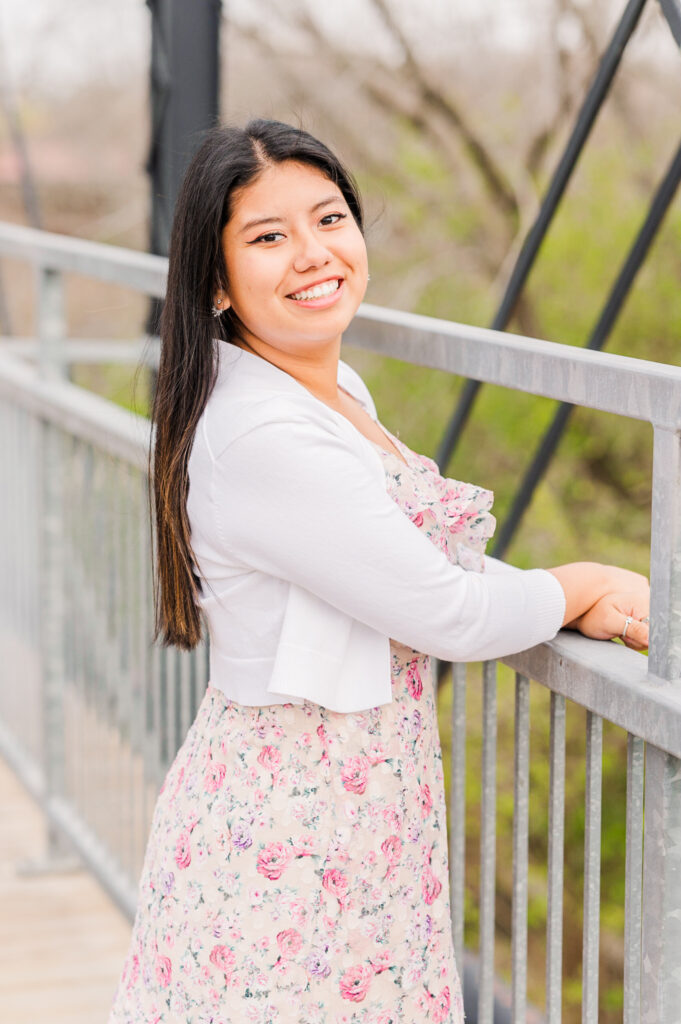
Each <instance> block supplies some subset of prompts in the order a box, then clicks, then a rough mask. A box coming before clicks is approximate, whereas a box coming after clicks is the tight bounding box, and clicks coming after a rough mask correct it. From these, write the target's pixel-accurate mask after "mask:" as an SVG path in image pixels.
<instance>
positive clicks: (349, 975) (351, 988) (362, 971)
mask: <svg viewBox="0 0 681 1024" xmlns="http://www.w3.org/2000/svg"><path fill="white" fill-rule="evenodd" d="M373 975H374V972H373V971H372V969H371V967H368V966H367V965H366V964H358V965H357V966H356V967H350V968H349V970H347V971H346V972H345V974H344V975H343V976H342V977H341V979H340V982H339V985H340V994H341V996H342V997H343V999H349V1000H350V1002H352V1003H361V1002H362V1000H363V999H364V998H365V997H366V994H367V992H368V991H369V985H370V984H371V979H372V978H373Z"/></svg>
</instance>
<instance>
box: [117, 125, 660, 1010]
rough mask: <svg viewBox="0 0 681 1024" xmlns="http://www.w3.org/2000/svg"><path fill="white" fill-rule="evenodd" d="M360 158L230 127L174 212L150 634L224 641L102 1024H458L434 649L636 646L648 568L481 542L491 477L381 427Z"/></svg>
mask: <svg viewBox="0 0 681 1024" xmlns="http://www.w3.org/2000/svg"><path fill="white" fill-rule="evenodd" d="M367 276H368V274H367V254H366V248H365V244H364V238H363V234H362V209H361V203H360V200H359V196H358V194H357V191H356V188H355V186H354V184H353V181H352V178H351V177H350V175H349V174H348V173H347V172H346V171H345V169H344V168H343V167H342V165H341V164H340V162H339V161H338V159H337V158H336V157H335V156H334V155H333V154H332V153H331V152H330V151H329V150H328V149H327V148H326V147H325V146H324V145H323V144H322V143H321V142H319V141H318V140H316V139H314V138H312V137H311V136H310V135H308V134H307V133H306V132H303V131H300V130H298V129H295V128H291V127H289V126H288V125H284V124H280V123H277V122H273V121H254V122H251V123H250V124H249V125H247V127H246V128H245V129H239V128H231V127H228V128H220V129H217V130H215V131H213V132H212V133H211V134H210V135H209V136H208V138H207V139H206V141H205V143H204V144H203V146H202V147H201V149H200V150H199V152H198V153H197V155H196V157H195V159H194V161H193V162H192V164H191V166H190V168H189V170H188V172H187V176H186V179H185V182H184V184H183V188H182V192H181V195H180V198H179V201H178V206H177V210H176V214H175V222H174V226H173V234H172V240H171V250H170V265H169V279H168V293H167V298H166V302H165V306H164V312H163V322H162V330H161V334H162V345H161V363H160V368H159V377H158V389H157V394H156V399H155V404H154V421H155V425H156V433H155V450H154V459H153V487H154V505H155V517H156V518H155V525H156V535H157V544H156V551H157V566H156V568H157V578H158V588H157V634H158V635H160V636H161V638H162V639H163V641H164V642H165V643H170V644H176V645H178V646H180V647H185V648H191V647H193V646H195V645H196V643H197V642H198V640H199V638H200V634H201V617H202V616H203V617H204V618H205V621H206V622H207V625H208V631H209V634H210V682H209V685H208V688H207V690H206V693H205V695H204V696H203V699H202V702H201V705H200V707H199V710H198V712H197V716H196V718H195V720H194V722H193V723H192V725H191V727H190V729H189V732H188V734H187V737H186V739H185V741H184V743H183V744H182V746H181V748H180V750H179V751H178V753H177V756H176V758H175V760H174V762H173V764H172V765H171V768H170V771H169V772H168V775H167V777H166V779H165V781H164V784H163V786H162V788H161V792H160V794H159V797H158V800H157V804H156V807H155V810H154V817H153V821H152V826H151V834H150V836H149V842H148V846H147V850H146V856H145V861H144V867H143V871H142V878H141V880H140V888H139V902H138V908H137V914H136V917H135V923H134V927H133V933H132V938H131V943H130V949H129V953H128V956H127V958H126V961H125V964H124V966H123V971H122V974H121V978H120V981H119V984H118V988H117V990H116V993H115V997H114V1003H113V1007H112V1010H111V1016H110V1020H109V1024H141V1022H149V1024H151V1022H154V1024H171V1022H172V1024H180V1022H196V1024H208V1022H212V1024H243V1022H244V1021H247V1022H253V1024H340V1022H343V1024H345V1022H347V1024H398V1022H399V1024H413V1022H414V1021H423V1022H429V1021H432V1022H434V1024H462V1021H463V1005H462V998H461V989H460V985H459V978H458V974H457V968H456V964H455V961H454V952H453V946H452V934H451V926H450V906H449V890H448V865H447V845H446V836H447V826H446V819H445V798H444V789H443V776H442V759H441V753H440V742H439V737H438V732H437V715H436V695H435V686H434V680H433V674H432V671H431V662H430V656H431V655H435V656H436V657H438V658H442V659H446V660H450V661H470V660H476V661H477V660H483V659H487V658H495V657H500V656H503V655H505V654H510V653H512V652H515V651H520V650H524V649H525V648H527V647H531V646H533V645H534V644H537V643H540V642H542V641H544V640H547V639H549V638H551V637H553V636H554V635H555V634H556V632H557V630H558V629H559V628H560V627H561V625H568V626H571V627H573V628H579V629H581V630H582V631H583V632H585V633H587V635H590V636H599V637H604V638H605V637H612V636H615V635H617V634H620V633H625V634H626V636H625V643H626V644H627V645H629V646H631V647H635V648H637V649H640V648H641V647H642V646H644V645H645V644H646V643H647V635H648V634H647V629H648V627H647V625H646V621H647V618H646V617H647V614H648V586H647V581H646V580H645V579H644V578H643V577H640V576H637V575H636V574H634V573H630V572H627V571H626V570H623V569H617V568H614V567H607V566H600V565H596V564H595V563H576V564H573V565H567V566H559V567H558V568H556V569H552V570H544V569H531V570H527V571H520V570H516V569H512V568H511V567H509V566H503V565H502V564H501V563H498V562H495V561H494V559H490V558H487V557H486V555H485V554H484V548H485V544H486V541H487V540H488V539H489V537H490V536H491V534H492V532H493V529H494V517H493V516H492V515H491V513H490V507H491V504H492V494H491V492H490V491H488V490H486V489H485V488H481V487H477V486H475V485H473V484H467V483H462V482H460V481H456V480H451V479H445V478H443V477H442V476H441V475H440V474H439V472H438V469H437V466H436V465H435V463H434V462H432V461H431V460H430V459H428V458H426V457H425V456H422V455H419V454H417V453H415V452H413V451H411V450H410V449H409V448H407V446H406V445H404V444H403V443H402V442H401V441H399V440H398V439H397V438H396V437H395V436H394V435H392V434H391V433H390V432H389V431H388V430H386V428H384V427H383V426H382V424H381V423H380V421H379V419H378V416H377V413H376V409H375V407H374V404H373V401H372V399H371V395H370V394H369V392H368V390H367V388H366V386H365V385H364V383H363V381H362V380H361V379H360V377H359V376H358V375H357V374H356V373H355V372H354V371H353V370H352V369H351V368H350V367H349V366H348V365H347V364H345V363H344V362H343V361H342V360H341V359H340V347H341V340H342V334H343V331H344V330H345V329H346V327H347V326H348V324H349V323H350V321H351V319H352V317H353V316H354V314H355V312H356V311H357V308H358V306H359V303H360V302H361V300H362V297H363V295H364V291H365V288H366V283H367Z"/></svg>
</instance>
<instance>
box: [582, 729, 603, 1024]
mask: <svg viewBox="0 0 681 1024" xmlns="http://www.w3.org/2000/svg"><path fill="white" fill-rule="evenodd" d="M602 776H603V719H602V718H600V717H599V716H598V715H595V714H594V713H593V712H592V711H587V713H586V791H585V794H584V804H585V807H584V811H585V828H584V927H583V935H582V1024H598V950H599V933H600V897H601V791H602Z"/></svg>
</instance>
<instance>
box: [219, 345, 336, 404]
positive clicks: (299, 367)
mask: <svg viewBox="0 0 681 1024" xmlns="http://www.w3.org/2000/svg"><path fill="white" fill-rule="evenodd" d="M235 344H237V345H238V346H239V347H240V348H244V349H246V351H248V352H252V353H253V354H254V355H256V356H260V357H261V359H265V360H267V362H268V363H272V364H273V366H277V367H278V368H279V369H280V370H283V371H284V372H285V373H288V374H289V376H291V377H293V378H294V379H295V380H297V381H298V383H299V384H302V385H303V387H304V388H306V389H307V390H308V391H310V392H311V393H312V394H313V395H314V396H315V398H319V399H320V401H322V402H326V403H327V404H328V405H333V404H334V403H335V402H337V400H338V360H339V358H340V345H341V339H340V338H338V339H336V340H334V341H333V342H330V343H327V344H324V345H320V346H319V347H317V348H315V349H314V350H312V351H310V352H304V353H301V352H285V351H282V350H281V349H278V348H274V347H273V346H272V345H268V344H267V342H265V341H261V340H260V339H259V338H255V337H246V338H239V339H238V340H236V339H235Z"/></svg>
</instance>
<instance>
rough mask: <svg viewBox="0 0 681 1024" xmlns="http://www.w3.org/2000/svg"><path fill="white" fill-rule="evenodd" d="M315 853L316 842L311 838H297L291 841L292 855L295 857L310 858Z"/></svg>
mask: <svg viewBox="0 0 681 1024" xmlns="http://www.w3.org/2000/svg"><path fill="white" fill-rule="evenodd" d="M316 852H317V840H316V839H315V838H314V837H313V836H298V838H297V839H294V841H293V854H294V856H296V857H311V856H312V855H313V854H315V853H316Z"/></svg>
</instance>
